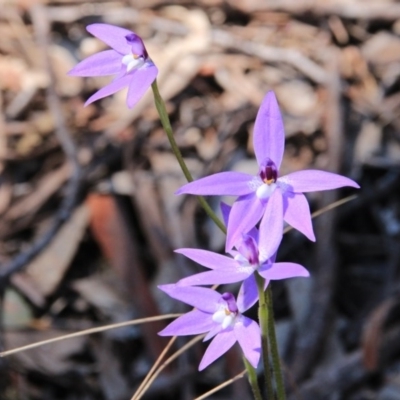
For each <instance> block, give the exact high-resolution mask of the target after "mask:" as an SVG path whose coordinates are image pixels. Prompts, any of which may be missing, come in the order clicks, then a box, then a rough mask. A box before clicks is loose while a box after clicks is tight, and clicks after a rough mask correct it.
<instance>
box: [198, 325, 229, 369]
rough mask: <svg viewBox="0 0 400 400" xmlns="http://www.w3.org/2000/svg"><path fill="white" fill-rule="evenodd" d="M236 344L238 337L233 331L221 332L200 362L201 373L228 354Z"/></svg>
mask: <svg viewBox="0 0 400 400" xmlns="http://www.w3.org/2000/svg"><path fill="white" fill-rule="evenodd" d="M235 343H236V337H235V335H234V333H233V331H232V330H229V331H226V332H221V333H219V334H218V335H217V336H215V338H214V339H213V340H212V341H211V343H210V345H209V346H208V347H207V350H206V352H205V353H204V356H203V358H202V360H201V362H200V365H199V371H202V370H203V369H204V368H207V367H208V366H209V365H210V364H211V363H212V362H214V361H215V360H216V359H217V358H219V357H221V356H222V354H224V353H226V352H227V351H228V350H229V349H230V348H231V347H232V346H233V345H234V344H235Z"/></svg>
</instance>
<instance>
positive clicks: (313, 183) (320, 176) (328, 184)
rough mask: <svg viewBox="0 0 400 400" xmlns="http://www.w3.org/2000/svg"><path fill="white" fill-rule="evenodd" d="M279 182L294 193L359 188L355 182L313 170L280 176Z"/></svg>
mask: <svg viewBox="0 0 400 400" xmlns="http://www.w3.org/2000/svg"><path fill="white" fill-rule="evenodd" d="M279 181H282V182H284V183H286V184H288V185H290V186H291V187H292V191H293V192H294V193H306V192H314V191H318V190H330V189H337V188H340V187H343V186H351V187H355V188H359V187H360V186H359V185H358V184H357V183H356V182H354V181H353V180H351V179H349V178H346V177H345V176H341V175H338V174H333V173H332V172H326V171H318V170H315V169H309V170H305V171H297V172H293V173H291V174H288V175H285V176H282V178H280V179H279Z"/></svg>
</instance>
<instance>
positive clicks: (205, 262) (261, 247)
mask: <svg viewBox="0 0 400 400" xmlns="http://www.w3.org/2000/svg"><path fill="white" fill-rule="evenodd" d="M271 201H272V202H275V204H274V203H273V207H270V208H269V209H268V210H267V211H266V217H265V218H264V221H263V222H264V223H266V224H267V225H268V229H263V230H261V229H260V231H258V230H257V229H256V228H253V229H252V230H251V231H250V232H249V233H247V234H243V235H242V237H241V238H240V240H238V241H237V242H236V243H235V247H236V250H231V251H229V253H230V255H231V256H232V257H233V258H232V257H227V256H223V255H221V254H217V253H213V252H211V251H207V250H200V249H178V250H175V252H176V253H179V254H183V255H184V256H186V257H188V258H190V259H191V260H193V261H195V262H197V263H198V264H200V265H202V266H204V267H206V268H209V269H211V271H206V272H200V273H198V274H194V275H191V276H188V277H186V278H183V279H181V280H180V281H178V283H177V286H191V285H214V284H228V283H235V282H240V281H243V284H242V286H241V288H240V290H239V295H238V298H237V302H238V304H239V305H240V306H241V307H242V308H243V309H246V310H247V309H248V308H250V307H251V306H252V305H253V304H255V302H256V301H257V300H258V289H257V282H256V278H255V276H254V273H255V272H256V271H257V272H258V273H259V274H260V275H261V276H262V277H263V278H264V279H265V286H264V289H265V288H266V287H267V286H268V284H269V282H270V281H271V280H281V279H287V278H294V277H308V276H309V275H310V274H309V272H308V271H307V270H306V269H305V268H304V267H303V266H302V265H300V264H296V263H290V262H278V263H276V262H275V258H276V252H277V250H278V246H279V244H280V242H281V240H282V227H283V220H282V219H281V218H275V217H274V216H273V213H272V211H273V210H278V212H279V210H280V211H282V210H281V209H280V208H281V207H282V202H280V201H279V198H278V197H275V196H274V197H272V198H271ZM221 208H222V213H223V216H224V220H225V224H228V222H229V218H230V215H231V209H230V207H229V206H227V205H226V204H224V203H222V205H221Z"/></svg>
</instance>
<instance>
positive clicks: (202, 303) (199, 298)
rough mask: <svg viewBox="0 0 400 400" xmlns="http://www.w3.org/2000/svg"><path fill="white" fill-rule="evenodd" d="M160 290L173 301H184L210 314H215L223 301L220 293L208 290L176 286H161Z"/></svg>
mask: <svg viewBox="0 0 400 400" xmlns="http://www.w3.org/2000/svg"><path fill="white" fill-rule="evenodd" d="M158 288H159V289H160V290H162V291H163V292H165V293H167V294H168V296H170V297H172V298H173V299H176V300H179V301H182V302H184V303H186V304H189V305H191V306H193V307H196V308H198V309H199V310H201V311H204V312H208V313H214V312H215V310H216V308H217V307H218V304H219V301H220V300H221V294H220V293H218V292H216V291H215V290H212V289H208V288H200V287H189V286H188V287H186V286H179V285H176V284H172V285H160V286H158Z"/></svg>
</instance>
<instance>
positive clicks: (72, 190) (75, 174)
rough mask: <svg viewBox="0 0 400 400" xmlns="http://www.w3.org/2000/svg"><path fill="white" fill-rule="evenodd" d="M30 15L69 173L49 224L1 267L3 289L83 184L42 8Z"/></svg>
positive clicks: (64, 214) (60, 221) (43, 244)
mask: <svg viewBox="0 0 400 400" xmlns="http://www.w3.org/2000/svg"><path fill="white" fill-rule="evenodd" d="M31 12H32V20H33V24H34V28H35V32H36V35H37V41H38V43H39V46H40V48H41V50H42V54H43V59H44V62H45V68H46V70H47V72H48V74H49V77H50V84H49V86H48V88H47V91H46V97H47V104H48V107H49V109H50V111H51V113H52V115H53V117H54V119H55V124H56V131H55V133H56V136H57V139H58V140H59V142H60V144H61V147H62V149H63V151H64V153H65V155H66V157H67V159H68V161H69V163H70V164H71V169H72V172H71V178H70V180H69V183H68V186H67V188H66V194H65V197H64V199H63V201H62V203H61V206H60V208H59V210H58V211H57V213H56V215H55V217H54V219H53V222H52V225H51V226H50V228H49V229H48V230H47V232H45V233H44V234H43V235H42V236H41V237H40V238H39V239H38V240H37V241H36V242H35V243H34V244H33V245H32V246H31V247H30V248H29V249H28V250H27V251H25V252H23V253H20V254H18V255H17V256H16V257H15V258H14V259H12V260H11V261H10V262H9V263H7V264H5V265H3V266H1V267H0V287H4V286H5V285H6V284H7V282H8V279H9V277H10V276H11V275H12V274H14V273H15V272H17V271H20V270H21V269H22V268H24V266H25V265H26V264H28V263H29V262H30V261H31V260H32V259H33V258H34V257H36V256H37V255H38V254H39V253H40V252H41V251H42V250H43V249H44V248H46V246H47V245H48V244H49V243H50V242H51V240H52V239H53V238H54V236H55V235H56V233H57V232H58V230H59V229H60V227H61V226H62V225H63V223H64V222H65V221H66V220H67V219H68V218H69V217H70V215H71V213H72V211H73V209H74V207H75V204H76V202H77V198H78V195H79V193H80V190H81V185H82V173H81V168H80V165H79V162H78V156H77V150H76V147H75V144H74V142H73V140H72V138H71V135H70V133H69V132H68V129H67V127H66V124H65V120H64V116H63V113H62V109H61V104H60V100H59V98H58V95H57V92H56V89H55V86H56V79H55V76H54V72H53V69H52V66H51V63H50V58H49V53H48V32H49V23H48V19H47V16H46V13H45V9H44V8H43V6H41V5H36V6H34V7H32V10H31Z"/></svg>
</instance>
